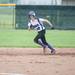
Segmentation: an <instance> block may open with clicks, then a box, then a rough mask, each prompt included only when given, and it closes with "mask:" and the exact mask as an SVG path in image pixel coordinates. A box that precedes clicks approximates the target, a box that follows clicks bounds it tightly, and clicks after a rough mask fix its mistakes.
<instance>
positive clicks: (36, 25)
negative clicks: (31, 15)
mask: <svg viewBox="0 0 75 75" xmlns="http://www.w3.org/2000/svg"><path fill="white" fill-rule="evenodd" d="M42 21H44V19H42V18H39V19H35V20H34V21H32V20H30V22H29V23H28V27H33V28H34V29H35V30H37V31H38V32H39V31H42V30H44V29H45V27H44V25H43V22H42Z"/></svg>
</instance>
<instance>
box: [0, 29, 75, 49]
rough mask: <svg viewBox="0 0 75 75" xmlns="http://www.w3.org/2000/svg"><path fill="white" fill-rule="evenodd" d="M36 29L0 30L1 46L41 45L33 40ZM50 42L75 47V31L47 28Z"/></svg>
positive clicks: (55, 45)
mask: <svg viewBox="0 0 75 75" xmlns="http://www.w3.org/2000/svg"><path fill="white" fill-rule="evenodd" d="M36 34H37V33H36V31H33V30H32V31H30V32H29V31H28V30H6V29H5V30H0V47H25V48H26V47H35V48H36V47H40V46H39V45H37V44H35V43H34V42H33V39H34V37H35V36H36ZM46 39H47V41H48V43H50V44H51V45H53V46H54V47H57V48H63V47H65V48H75V31H71V30H47V32H46Z"/></svg>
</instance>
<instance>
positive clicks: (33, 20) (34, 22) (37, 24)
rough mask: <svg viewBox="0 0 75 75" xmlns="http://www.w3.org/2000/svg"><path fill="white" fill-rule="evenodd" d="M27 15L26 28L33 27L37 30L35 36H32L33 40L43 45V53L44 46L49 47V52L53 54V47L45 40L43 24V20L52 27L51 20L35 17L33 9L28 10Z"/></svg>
mask: <svg viewBox="0 0 75 75" xmlns="http://www.w3.org/2000/svg"><path fill="white" fill-rule="evenodd" d="M28 17H29V23H28V30H30V29H31V28H34V29H36V30H37V32H38V34H37V36H36V37H35V38H34V42H35V43H37V44H39V45H41V46H42V47H43V52H44V53H45V50H46V48H49V50H50V52H51V54H55V49H54V48H53V47H52V46H51V45H50V44H49V43H47V41H46V38H45V32H46V29H45V27H44V25H43V22H46V23H48V24H49V25H50V27H53V25H52V24H51V22H50V21H48V20H46V19H43V18H37V17H36V14H35V12H34V11H30V12H29V14H28Z"/></svg>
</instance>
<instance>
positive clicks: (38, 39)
mask: <svg viewBox="0 0 75 75" xmlns="http://www.w3.org/2000/svg"><path fill="white" fill-rule="evenodd" d="M40 37H41V36H40V33H38V34H37V36H36V37H35V38H34V42H35V43H37V44H39V45H41V46H42V47H43V48H44V47H45V45H44V44H43V43H42V41H41V40H40Z"/></svg>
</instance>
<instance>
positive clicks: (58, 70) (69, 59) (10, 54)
mask: <svg viewBox="0 0 75 75" xmlns="http://www.w3.org/2000/svg"><path fill="white" fill-rule="evenodd" d="M5 73H7V74H9V73H11V74H9V75H12V73H13V74H16V73H18V74H23V75H75V48H58V49H56V54H55V55H50V53H49V51H48V50H47V52H46V55H44V54H43V50H42V48H0V75H4V74H5ZM7 74H5V75H7ZM18 74H17V75H18Z"/></svg>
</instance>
